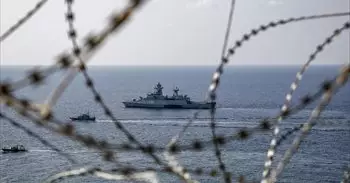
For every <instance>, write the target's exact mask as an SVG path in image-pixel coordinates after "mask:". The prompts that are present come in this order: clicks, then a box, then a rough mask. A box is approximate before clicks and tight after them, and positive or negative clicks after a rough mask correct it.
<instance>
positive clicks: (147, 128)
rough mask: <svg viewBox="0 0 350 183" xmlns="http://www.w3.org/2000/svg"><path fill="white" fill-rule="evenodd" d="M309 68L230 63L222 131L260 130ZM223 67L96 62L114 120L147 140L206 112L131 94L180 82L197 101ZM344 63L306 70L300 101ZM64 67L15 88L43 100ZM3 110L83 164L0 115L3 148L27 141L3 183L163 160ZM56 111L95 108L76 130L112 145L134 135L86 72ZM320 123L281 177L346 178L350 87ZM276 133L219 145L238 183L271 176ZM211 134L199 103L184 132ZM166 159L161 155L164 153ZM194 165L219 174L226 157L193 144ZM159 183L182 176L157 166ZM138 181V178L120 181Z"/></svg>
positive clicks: (3, 157) (211, 180) (17, 74)
mask: <svg viewBox="0 0 350 183" xmlns="http://www.w3.org/2000/svg"><path fill="white" fill-rule="evenodd" d="M300 67H301V66H234V65H232V66H228V67H226V68H225V70H224V74H223V75H222V79H221V82H220V85H219V88H218V91H217V110H216V115H215V116H216V119H215V121H216V123H217V128H216V131H217V134H218V135H221V136H230V135H234V134H236V133H237V132H238V131H239V130H240V129H242V128H252V127H254V126H256V125H258V124H259V122H260V121H261V120H263V119H265V118H267V117H274V116H276V115H277V114H278V112H279V110H280V108H281V106H282V104H283V102H284V100H285V95H286V93H287V92H288V91H289V89H290V85H291V83H292V81H293V80H294V79H295V75H296V73H297V71H298V70H299V69H300ZM30 68H31V67H27V66H1V70H0V71H1V81H17V80H19V79H21V78H24V77H27V74H28V73H29V71H28V69H30ZM215 68H216V67H215V66H91V67H89V68H88V70H87V71H88V73H89V75H90V76H91V78H92V79H93V83H94V85H95V87H96V89H97V91H98V92H99V93H100V94H101V96H102V98H103V101H104V102H105V103H106V104H107V106H108V107H109V108H110V110H111V111H112V112H113V114H114V115H115V117H116V118H117V119H119V120H120V122H121V123H122V124H123V125H124V126H125V128H126V129H127V130H128V131H130V133H131V134H132V135H133V136H134V137H135V138H136V139H137V140H138V141H140V142H142V143H143V144H148V145H149V144H152V145H155V146H165V145H166V144H167V143H168V142H169V141H170V139H171V138H172V137H174V136H175V135H177V134H178V133H179V132H180V131H181V130H182V129H183V127H184V126H185V125H186V124H187V122H188V118H191V117H192V116H193V114H194V113H195V112H197V111H198V110H185V109H136V108H124V106H123V104H122V101H124V100H130V99H133V98H136V99H137V98H139V97H140V96H141V97H145V96H146V94H147V93H149V92H153V87H154V86H155V85H156V84H157V83H158V82H160V83H161V84H162V85H163V87H164V89H163V93H164V94H166V95H172V93H173V91H172V90H173V89H174V88H175V87H178V88H179V89H180V91H179V93H180V94H185V95H187V96H189V97H190V98H191V99H192V100H194V101H200V100H205V99H206V97H207V91H208V87H209V84H210V81H211V77H212V74H213V72H214V71H215ZM339 69H340V66H339V65H317V66H311V67H310V68H309V69H308V70H307V71H306V73H305V75H304V76H303V80H302V81H301V82H300V86H299V88H298V89H297V91H296V92H295V94H294V95H293V100H292V106H294V105H297V104H299V103H300V99H301V98H302V97H303V96H305V95H312V94H314V93H316V92H317V91H318V90H319V89H320V87H321V86H322V83H323V82H324V81H325V80H331V79H333V78H334V77H335V76H336V74H337V73H338V72H339ZM64 74H65V72H57V73H54V74H52V75H51V76H50V77H48V78H47V79H46V80H44V81H43V82H42V84H41V85H36V86H33V85H31V86H26V87H22V88H20V89H19V90H18V91H16V92H15V94H16V96H18V97H20V98H26V99H30V100H31V101H33V102H35V103H43V102H44V101H45V100H46V99H47V97H48V96H49V95H50V93H51V92H52V91H53V90H54V89H55V88H56V87H57V86H58V84H59V83H60V81H61V79H62V76H64ZM318 102H319V101H314V102H313V103H312V104H311V105H310V106H307V107H306V108H305V109H304V110H301V111H299V112H298V113H296V114H293V115H292V116H290V117H289V118H287V119H285V120H283V121H282V123H281V134H284V133H286V132H288V131H290V130H291V129H293V128H294V127H297V126H299V125H300V124H302V123H305V122H306V121H307V119H308V118H309V116H310V114H311V112H312V110H313V108H314V107H315V106H316V105H317V104H318ZM0 109H1V112H2V113H5V114H6V115H8V116H10V117H12V118H14V119H15V120H16V121H17V122H19V123H21V124H22V125H24V126H26V127H27V128H29V129H31V130H32V131H33V132H35V133H37V134H39V135H40V136H41V137H42V138H43V139H45V140H47V141H49V142H50V143H51V144H53V145H55V146H56V147H58V148H59V149H60V150H61V151H63V152H65V153H67V154H69V155H70V156H71V157H72V158H74V159H75V160H76V161H77V164H71V163H70V162H69V161H68V160H67V159H66V158H65V157H63V156H60V155H59V154H58V153H57V152H55V151H53V150H52V149H50V148H49V147H47V146H45V145H43V144H42V143H41V142H40V141H39V140H37V139H35V138H33V137H31V136H29V135H28V134H27V133H25V132H24V131H22V130H21V129H18V128H16V127H14V126H12V125H11V124H10V123H8V122H7V121H5V120H4V119H0V120H1V123H0V146H1V147H9V146H13V145H17V144H21V145H24V146H25V147H26V148H27V149H28V152H26V153H7V154H0V182H1V183H14V182H24V183H38V182H42V181H44V180H46V179H47V178H48V177H50V176H52V175H54V174H57V173H59V172H62V171H66V170H71V169H78V168H80V167H101V168H102V169H104V170H110V169H113V168H120V166H121V165H125V164H127V165H129V166H133V167H135V168H146V167H157V166H156V164H155V163H154V161H153V160H152V159H151V158H150V157H149V156H147V155H144V154H142V153H140V152H139V151H119V150H115V151H114V156H115V158H116V161H118V162H119V163H111V162H106V161H104V160H103V159H102V158H101V153H100V152H99V151H98V150H95V149H92V148H88V147H85V146H84V145H82V144H80V143H78V142H75V141H72V140H70V139H69V138H67V137H63V136H61V135H59V134H57V133H53V132H51V131H48V130H46V129H44V128H42V127H40V126H37V125H35V124H33V123H32V122H31V121H29V120H27V119H25V118H23V117H20V116H18V115H16V114H17V113H16V112H14V111H13V110H11V109H9V108H8V107H5V106H3V105H2V106H1V108H0ZM53 112H54V113H53V114H54V116H55V117H57V118H58V119H59V120H60V121H61V122H63V123H72V122H70V121H69V117H72V116H77V115H80V114H82V113H87V112H89V113H90V114H91V115H94V116H96V118H97V121H96V123H83V122H75V123H73V124H74V125H75V126H76V131H77V132H78V133H81V134H88V135H91V136H94V137H95V138H96V139H99V140H107V141H108V142H110V143H113V144H122V143H127V138H126V137H125V135H124V134H123V133H122V132H121V131H119V130H117V129H116V128H115V126H114V124H113V121H112V120H111V119H110V118H108V117H107V116H106V115H105V114H104V111H103V109H102V108H101V107H100V105H99V104H97V103H95V101H94V96H93V94H92V92H91V91H90V90H89V89H88V88H87V87H86V85H85V80H84V78H83V77H82V75H81V74H79V75H78V76H77V77H76V78H75V79H74V80H73V81H72V83H71V84H70V85H69V86H68V87H67V89H66V90H65V91H64V92H63V94H62V96H61V97H60V98H59V100H58V101H57V103H56V105H55V106H54V108H53ZM317 122H318V123H317V125H316V126H314V128H313V129H312V130H311V132H310V133H309V135H308V136H307V138H306V139H305V140H304V141H303V142H302V143H301V145H300V147H299V149H298V151H297V153H296V154H295V155H294V156H293V157H292V159H291V161H290V163H289V164H288V165H287V166H286V168H285V170H284V171H283V172H282V174H281V175H280V176H279V177H278V181H277V182H281V183H336V182H337V183H338V182H340V181H341V180H342V178H343V175H344V171H345V170H346V168H347V167H348V166H349V165H350V84H346V85H345V86H343V87H342V88H341V89H340V90H339V92H338V93H336V94H335V95H334V96H333V98H332V100H331V102H330V104H329V105H328V106H327V107H326V108H325V110H324V111H323V112H322V114H321V117H320V118H319V120H318V121H317ZM297 134H298V133H295V134H292V135H290V136H288V138H287V139H286V140H285V141H283V142H282V144H281V145H280V146H279V147H278V148H277V151H276V156H275V158H274V162H273V167H275V166H276V163H277V162H279V160H280V159H281V157H282V156H283V154H284V152H285V151H286V149H287V148H289V147H290V145H291V143H292V141H293V139H294V137H295V136H296V135H297ZM271 137H272V131H268V132H264V133H258V134H252V135H251V136H249V138H247V139H245V140H232V141H227V143H226V144H225V145H223V146H220V150H221V152H222V160H223V162H224V164H225V166H226V169H227V171H229V172H231V173H232V177H233V179H232V182H238V178H239V177H240V176H243V177H244V179H245V180H246V181H250V182H253V181H256V182H259V181H260V180H261V177H262V172H263V167H264V161H265V159H266V154H267V149H268V148H269V144H270V141H271ZM211 138H212V133H211V129H210V115H209V111H208V110H200V113H199V116H198V119H196V120H195V121H194V122H193V123H192V125H191V126H190V127H189V128H188V129H187V130H186V131H185V133H184V135H183V136H182V137H181V138H180V139H179V144H182V145H186V144H191V143H192V142H193V141H195V140H200V141H209V142H210V140H211ZM156 155H158V156H159V157H160V158H161V159H162V160H165V159H164V157H163V153H162V152H158V153H156ZM175 157H176V158H177V160H178V162H179V163H180V164H181V165H182V166H184V167H185V168H186V169H196V168H202V169H203V170H205V171H207V172H210V171H211V170H213V169H218V161H217V159H216V157H215V151H214V147H213V145H211V143H207V145H206V146H205V147H204V148H203V150H201V151H191V150H184V151H182V152H180V153H178V154H176V155H175ZM156 175H157V180H158V182H166V183H177V182H183V181H182V180H180V179H179V178H178V177H176V176H174V175H170V174H168V173H157V174H156ZM191 177H192V178H193V179H195V180H198V181H199V182H203V183H215V182H223V178H222V175H221V174H220V171H219V173H217V175H216V176H211V175H208V174H205V175H201V176H198V175H194V174H191ZM58 182H65V183H68V182H69V183H73V182H89V183H90V182H96V183H109V182H114V181H110V180H104V179H101V178H98V177H94V176H91V175H85V176H73V177H68V178H65V179H62V180H60V181H58ZM118 182H136V181H124V180H123V181H118Z"/></svg>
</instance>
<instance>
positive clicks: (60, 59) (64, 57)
mask: <svg viewBox="0 0 350 183" xmlns="http://www.w3.org/2000/svg"><path fill="white" fill-rule="evenodd" d="M349 15H350V12H341V13H332V14H320V15H311V16H307V17H305V16H302V17H297V18H294V17H292V18H288V19H281V20H278V21H277V20H276V21H274V22H270V23H268V24H266V25H261V26H260V27H259V28H258V29H252V30H251V32H249V33H245V34H244V35H243V36H242V38H241V39H240V40H237V41H236V45H235V46H234V47H232V48H231V49H229V50H228V53H229V54H228V56H231V55H233V54H234V52H235V50H236V49H237V48H239V47H241V45H242V43H243V42H246V41H248V40H249V38H250V37H252V36H255V35H257V34H258V33H259V32H261V31H266V30H269V28H272V27H276V26H278V24H286V23H289V22H299V21H306V20H312V19H323V18H331V17H341V16H349ZM275 22H276V23H275ZM97 38H98V36H92V35H91V34H90V35H89V36H88V37H87V38H86V40H90V41H93V40H94V39H95V41H99V40H98V39H97ZM237 45H239V46H237ZM71 59H72V58H71V55H69V54H67V53H65V52H63V53H61V54H59V55H58V56H57V61H56V63H57V64H58V65H59V66H60V67H61V68H63V69H67V68H68V67H71V68H76V69H79V65H72V66H70V64H71V62H72V60H71ZM54 68H57V66H55V65H53V66H50V67H49V69H52V70H53V71H52V73H51V74H53V73H54V71H57V69H56V70H55V69H54ZM218 69H223V66H220V67H218ZM41 72H45V71H40V70H38V71H37V74H36V75H38V74H41ZM216 75H217V74H215V75H214V76H215V77H220V76H216ZM40 76H42V79H45V78H46V77H47V76H46V77H45V75H40ZM65 77H66V78H69V79H64V80H62V81H61V82H64V81H66V80H71V79H72V76H68V74H67V75H66V76H65ZM22 80H26V81H27V80H31V77H25V78H23V79H22ZM22 80H19V81H17V82H15V83H13V85H16V86H17V85H19V84H21V83H30V84H32V83H31V82H23V81H22ZM16 83H18V84H16ZM1 85H4V86H7V85H9V86H8V88H14V89H13V90H15V89H16V88H15V87H11V84H10V83H6V82H5V83H2V84H1ZM17 87H19V86H17ZM22 87H23V86H22Z"/></svg>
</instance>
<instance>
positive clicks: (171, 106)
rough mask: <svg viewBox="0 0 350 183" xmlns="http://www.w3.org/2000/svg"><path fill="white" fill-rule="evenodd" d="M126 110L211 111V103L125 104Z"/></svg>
mask: <svg viewBox="0 0 350 183" xmlns="http://www.w3.org/2000/svg"><path fill="white" fill-rule="evenodd" d="M123 104H124V106H125V107H126V108H149V109H210V108H211V103H192V104H161V103H154V104H149V103H138V102H123Z"/></svg>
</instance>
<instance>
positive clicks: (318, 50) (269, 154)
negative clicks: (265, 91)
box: [262, 22, 350, 182]
mask: <svg viewBox="0 0 350 183" xmlns="http://www.w3.org/2000/svg"><path fill="white" fill-rule="evenodd" d="M349 28H350V23H349V22H345V23H344V24H343V26H342V27H340V28H337V29H335V30H334V31H333V33H332V34H331V36H328V37H327V38H326V39H325V41H324V42H323V43H322V44H320V45H318V46H317V47H316V50H315V51H314V52H313V53H312V54H311V55H310V56H309V59H308V60H307V61H306V63H305V64H304V65H303V66H302V68H301V69H300V71H299V72H297V74H296V78H295V80H294V81H293V82H292V84H291V86H290V90H289V92H288V93H287V95H286V97H285V101H284V104H283V106H282V108H281V113H288V112H289V111H288V108H289V105H290V103H291V101H292V96H293V93H294V91H295V90H296V89H297V87H298V84H299V82H300V81H301V79H302V77H303V74H304V72H305V71H306V70H307V68H308V67H309V65H310V63H311V62H312V61H313V60H315V59H316V56H317V55H318V54H319V53H321V52H322V51H323V50H324V48H325V47H326V46H327V45H330V44H331V43H332V41H333V39H334V38H335V37H337V36H339V35H341V33H342V32H343V31H344V30H346V29H349ZM282 120H283V116H281V117H279V118H278V120H277V121H276V124H275V125H274V131H273V137H272V140H271V142H270V147H269V149H268V151H267V160H266V161H265V164H264V172H263V180H262V182H264V181H266V180H267V177H268V176H269V173H270V169H271V165H272V160H273V156H274V154H275V146H276V142H277V136H278V134H279V132H280V128H279V126H278V125H279V123H280V122H282Z"/></svg>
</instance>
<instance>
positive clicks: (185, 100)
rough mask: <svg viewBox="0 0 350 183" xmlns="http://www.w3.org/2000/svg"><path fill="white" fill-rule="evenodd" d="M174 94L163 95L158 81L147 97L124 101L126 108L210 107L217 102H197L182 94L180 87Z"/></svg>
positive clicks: (176, 88)
mask: <svg viewBox="0 0 350 183" xmlns="http://www.w3.org/2000/svg"><path fill="white" fill-rule="evenodd" d="M173 91H174V93H173V95H172V96H167V95H166V96H164V95H163V87H162V85H161V84H160V83H159V82H158V84H157V85H156V86H155V87H154V92H153V93H148V94H147V96H146V98H143V97H139V99H132V100H131V101H124V102H122V103H123V104H124V106H125V107H126V108H154V109H210V107H211V105H212V104H214V106H215V102H206V101H202V102H195V101H191V98H190V97H188V96H187V95H180V94H179V88H178V87H175V89H174V90H173Z"/></svg>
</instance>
